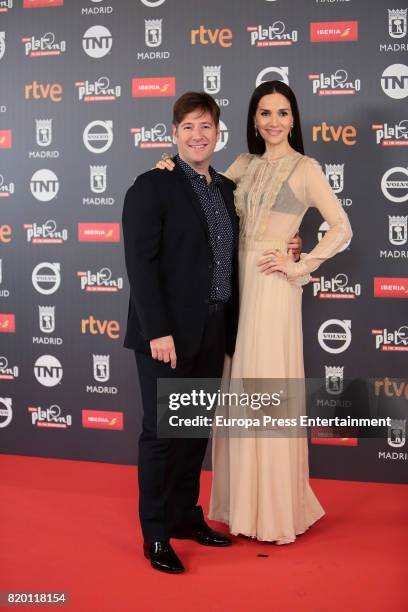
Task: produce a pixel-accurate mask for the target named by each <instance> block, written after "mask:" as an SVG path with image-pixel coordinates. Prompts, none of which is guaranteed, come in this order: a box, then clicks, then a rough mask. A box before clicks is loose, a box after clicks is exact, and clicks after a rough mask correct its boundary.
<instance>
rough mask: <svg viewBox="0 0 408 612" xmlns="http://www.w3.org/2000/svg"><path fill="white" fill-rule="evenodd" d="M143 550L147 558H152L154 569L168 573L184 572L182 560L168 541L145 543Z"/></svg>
mask: <svg viewBox="0 0 408 612" xmlns="http://www.w3.org/2000/svg"><path fill="white" fill-rule="evenodd" d="M143 552H144V556H145V557H146V559H150V563H151V565H152V567H153V569H156V570H159V571H160V572H167V573H168V574H181V573H182V572H184V566H183V564H182V562H181V561H180V559H179V558H178V556H177V555H176V553H175V552H174V550H173V549H172V547H171V546H170V544H169V542H167V541H163V542H152V543H151V544H143Z"/></svg>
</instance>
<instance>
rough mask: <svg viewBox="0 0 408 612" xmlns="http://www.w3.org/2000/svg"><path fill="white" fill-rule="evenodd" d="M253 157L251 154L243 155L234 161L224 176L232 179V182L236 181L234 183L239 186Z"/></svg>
mask: <svg viewBox="0 0 408 612" xmlns="http://www.w3.org/2000/svg"><path fill="white" fill-rule="evenodd" d="M251 157H252V155H251V154H250V153H241V155H238V157H237V158H236V160H235V161H233V162H232V164H231V165H230V166H229V168H227V170H226V171H225V172H224V173H223V174H224V176H226V177H227V178H229V179H231V181H234V183H236V184H237V185H238V183H239V181H240V180H241V178H242V176H243V174H244V172H245V170H246V168H247V166H248V164H249V162H250V160H251Z"/></svg>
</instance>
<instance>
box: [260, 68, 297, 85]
mask: <svg viewBox="0 0 408 612" xmlns="http://www.w3.org/2000/svg"><path fill="white" fill-rule="evenodd" d="M265 81H282V82H283V83H286V85H289V68H288V67H287V66H281V67H280V68H271V67H270V68H264V69H263V70H261V72H260V73H259V74H258V76H257V77H256V83H255V86H256V87H258V85H261V83H265Z"/></svg>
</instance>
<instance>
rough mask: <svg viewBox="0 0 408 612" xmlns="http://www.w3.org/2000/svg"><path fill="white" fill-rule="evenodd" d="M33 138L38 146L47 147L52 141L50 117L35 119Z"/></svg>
mask: <svg viewBox="0 0 408 612" xmlns="http://www.w3.org/2000/svg"><path fill="white" fill-rule="evenodd" d="M35 138H36V141H37V144H38V146H39V147H49V146H50V144H51V143H52V119H36V120H35Z"/></svg>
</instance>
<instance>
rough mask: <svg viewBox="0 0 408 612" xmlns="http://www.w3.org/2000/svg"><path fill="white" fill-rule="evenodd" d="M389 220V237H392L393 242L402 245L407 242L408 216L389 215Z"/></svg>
mask: <svg viewBox="0 0 408 612" xmlns="http://www.w3.org/2000/svg"><path fill="white" fill-rule="evenodd" d="M388 221H389V228H388V237H389V239H390V242H391V244H394V245H395V246H402V245H403V244H406V242H407V226H408V216H406V217H398V216H393V215H388Z"/></svg>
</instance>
